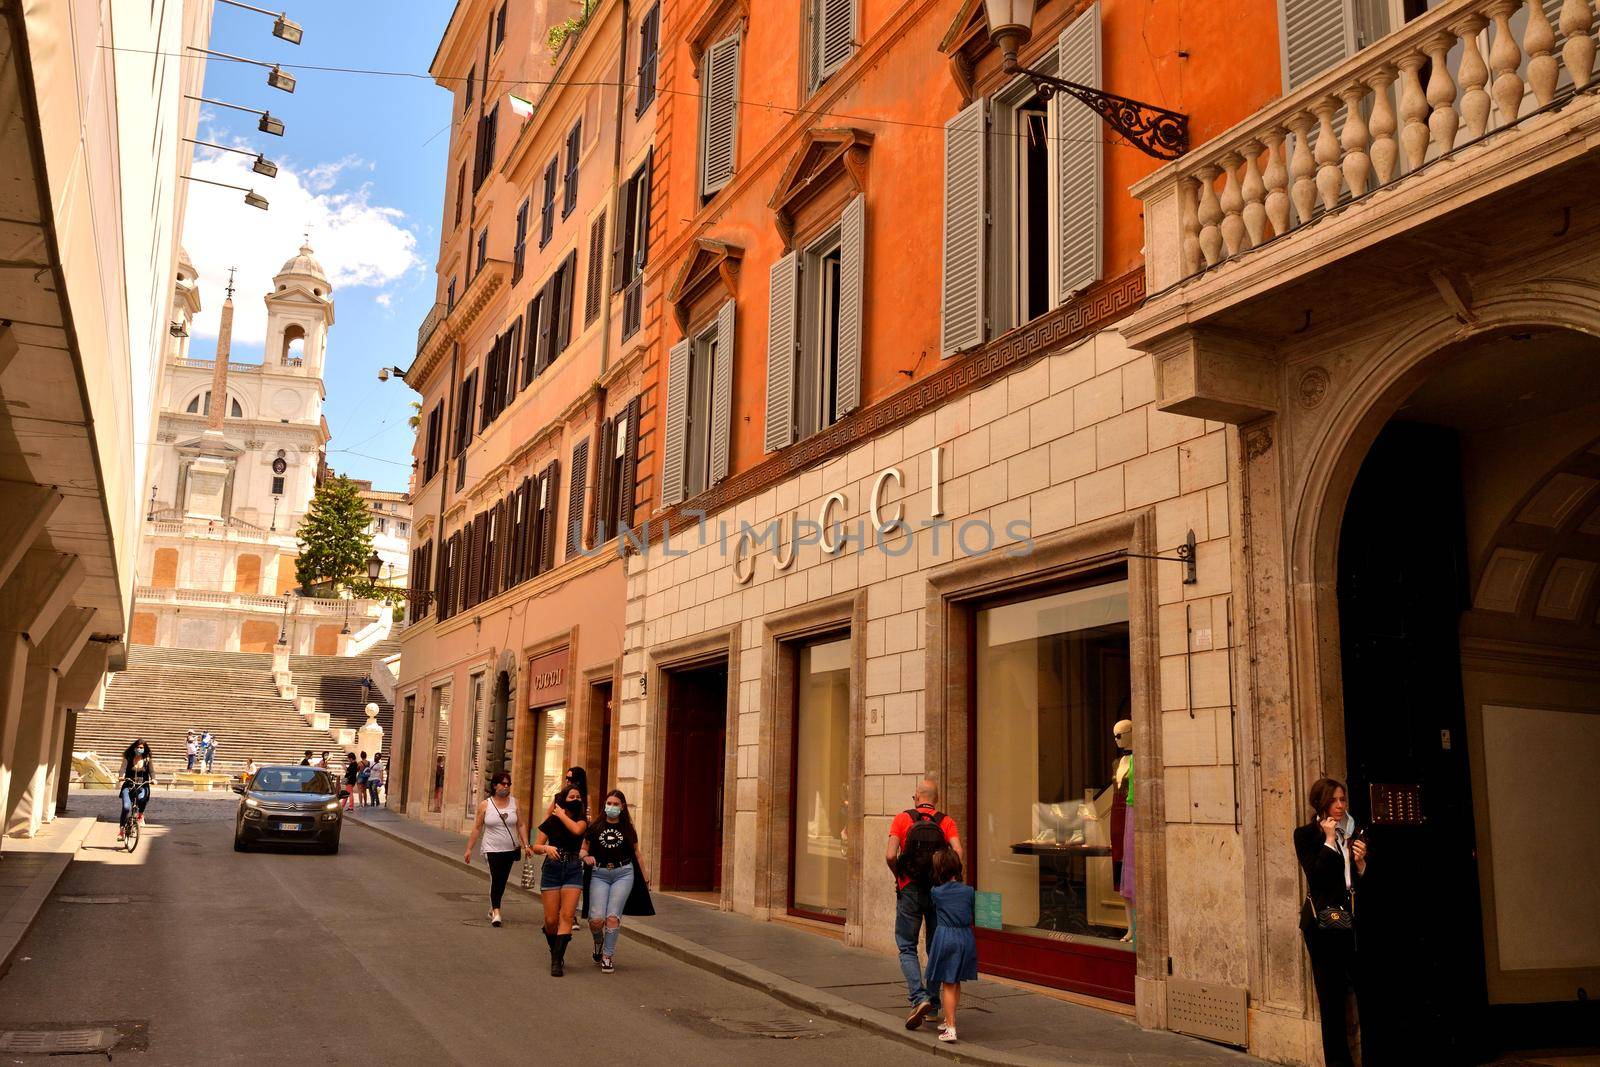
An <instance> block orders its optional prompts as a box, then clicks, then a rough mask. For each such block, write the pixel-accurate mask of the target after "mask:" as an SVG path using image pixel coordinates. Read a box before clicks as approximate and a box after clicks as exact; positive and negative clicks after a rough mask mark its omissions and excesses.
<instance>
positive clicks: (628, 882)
mask: <svg viewBox="0 0 1600 1067" xmlns="http://www.w3.org/2000/svg"><path fill="white" fill-rule="evenodd" d="M601 811H602V812H603V814H604V818H601V819H596V820H595V821H594V824H593V825H591V826H590V827H589V832H588V833H587V834H585V835H584V839H583V848H582V849H581V850H580V853H579V854H580V855H581V856H582V857H583V862H584V863H587V864H588V865H589V866H590V867H592V868H594V871H593V874H592V875H591V877H590V882H589V932H590V933H591V934H593V935H594V961H595V962H596V963H598V964H599V965H600V969H601V970H602V971H604V972H605V973H606V974H610V973H611V972H612V971H614V970H616V967H615V965H614V964H613V963H612V957H613V956H615V955H616V952H617V938H619V937H621V936H622V912H623V909H624V907H625V906H626V905H627V903H628V895H629V894H630V893H632V892H633V878H634V871H635V869H636V867H637V864H638V862H639V834H638V832H637V831H636V830H634V828H633V816H631V815H630V814H628V798H627V797H625V796H623V795H622V791H621V790H620V789H613V790H612V791H611V792H609V793H607V794H606V799H605V806H604V807H603V808H601ZM638 869H639V872H640V873H639V877H640V878H643V877H644V873H643V869H642V868H638Z"/></svg>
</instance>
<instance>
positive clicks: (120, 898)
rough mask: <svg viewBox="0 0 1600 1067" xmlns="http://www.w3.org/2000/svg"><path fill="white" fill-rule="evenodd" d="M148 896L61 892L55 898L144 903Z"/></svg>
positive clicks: (83, 902)
mask: <svg viewBox="0 0 1600 1067" xmlns="http://www.w3.org/2000/svg"><path fill="white" fill-rule="evenodd" d="M149 899H150V898H149V897H147V896H140V895H136V894H132V893H127V894H113V895H110V896H92V895H89V894H83V893H63V894H61V895H60V896H58V897H56V900H58V901H60V902H61V903H63V904H135V903H140V904H142V903H144V902H145V901H148V900H149Z"/></svg>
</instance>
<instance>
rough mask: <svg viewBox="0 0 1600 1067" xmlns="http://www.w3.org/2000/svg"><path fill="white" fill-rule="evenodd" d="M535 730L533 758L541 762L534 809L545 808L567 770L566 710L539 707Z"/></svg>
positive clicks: (536, 772)
mask: <svg viewBox="0 0 1600 1067" xmlns="http://www.w3.org/2000/svg"><path fill="white" fill-rule="evenodd" d="M537 714H538V717H539V722H538V726H537V728H536V731H535V733H534V741H533V744H534V757H535V758H536V759H537V760H538V761H539V762H538V768H537V770H536V771H535V772H534V786H535V788H536V789H537V790H538V792H536V793H535V794H534V796H533V799H534V808H535V809H536V810H543V809H544V808H545V807H547V806H548V805H549V803H550V801H551V799H552V798H553V797H554V796H555V795H556V790H558V789H560V788H561V783H562V781H563V779H564V778H565V777H566V773H567V760H566V752H567V709H566V708H564V707H554V708H540V709H539V710H538V712H537Z"/></svg>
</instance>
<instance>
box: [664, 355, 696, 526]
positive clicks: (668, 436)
mask: <svg viewBox="0 0 1600 1067" xmlns="http://www.w3.org/2000/svg"><path fill="white" fill-rule="evenodd" d="M688 417H689V342H688V341H687V340H685V341H679V342H678V343H677V344H675V345H673V346H672V350H671V351H670V352H668V353H667V412H666V427H665V431H666V432H665V433H664V434H662V437H663V444H662V454H661V506H662V507H671V506H672V505H673V504H679V503H682V502H683V447H684V443H685V442H684V438H685V430H686V429H687V427H686V425H685V423H686V420H687V419H688Z"/></svg>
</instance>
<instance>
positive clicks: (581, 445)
mask: <svg viewBox="0 0 1600 1067" xmlns="http://www.w3.org/2000/svg"><path fill="white" fill-rule="evenodd" d="M571 479H572V480H571V481H570V482H569V483H568V485H569V487H570V488H569V489H568V491H567V548H566V556H565V557H564V558H566V559H574V558H576V556H577V555H578V550H579V549H580V548H582V547H583V505H584V491H585V490H586V489H587V488H588V487H589V439H588V438H587V437H585V438H584V439H583V440H582V441H579V442H578V443H577V444H575V445H573V446H572V474H571Z"/></svg>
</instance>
